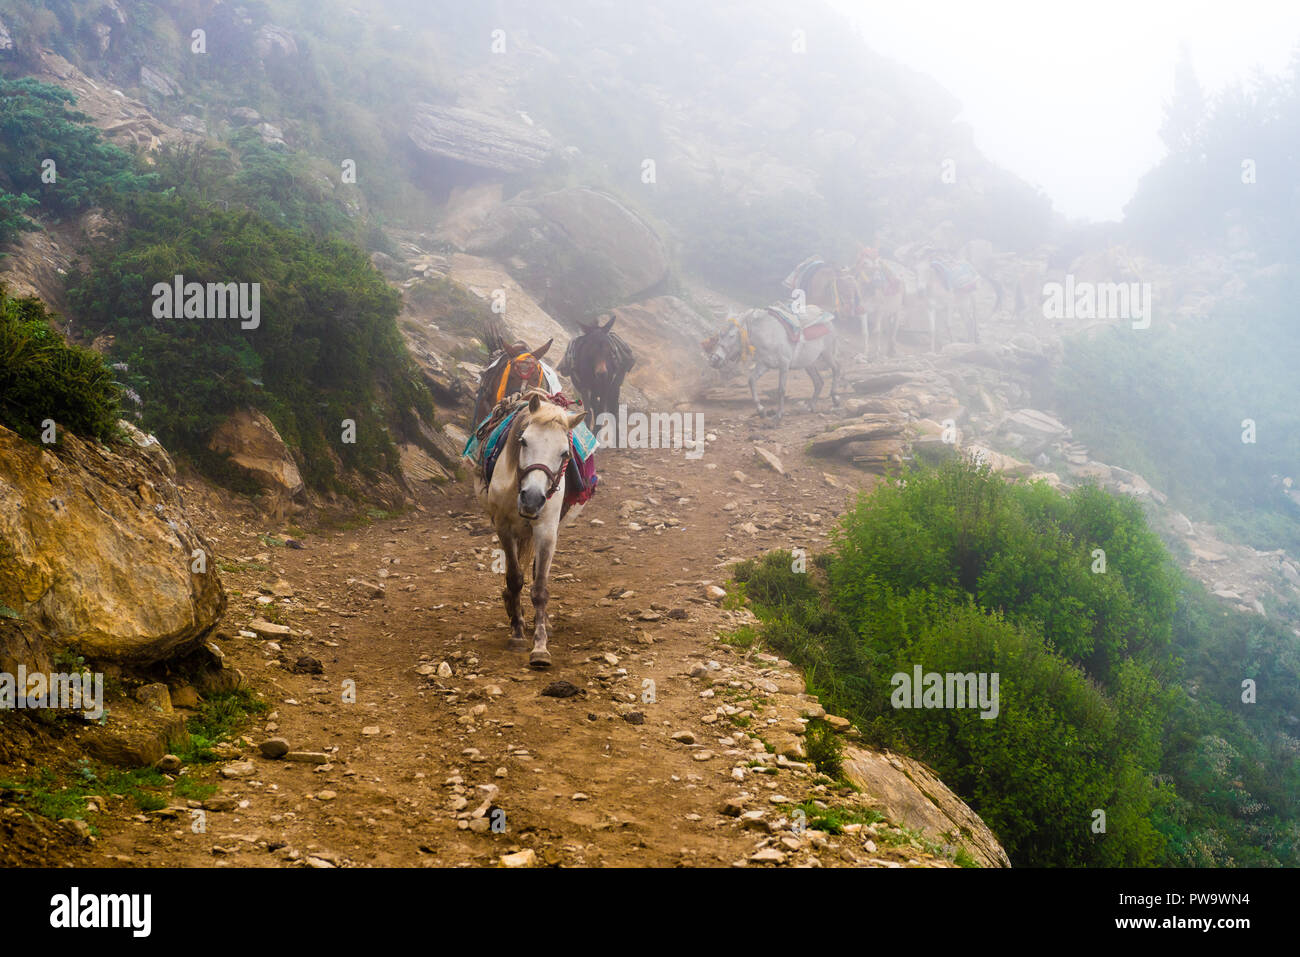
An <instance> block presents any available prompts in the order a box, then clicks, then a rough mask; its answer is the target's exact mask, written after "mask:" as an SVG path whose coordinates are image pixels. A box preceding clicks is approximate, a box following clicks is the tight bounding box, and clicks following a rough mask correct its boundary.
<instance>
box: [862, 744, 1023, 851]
mask: <svg viewBox="0 0 1300 957" xmlns="http://www.w3.org/2000/svg"><path fill="white" fill-rule="evenodd" d="M844 776H845V778H847V779H848V780H849V781H852V782H853V783H854V784H855V785H857V786H858V787H860V788H861V789H862V790H863V791H864V792H865V793H867V794H869V795H871V796H872V797H873V798H875V799H877V800H879V801H880V809H881V811H883V812H884V814H885V816H886V817H888V818H889V819H890V820H891V821H893V822H895V823H896V824H902V825H904V826H906V827H910V828H913V829H915V830H919V831H924V832H925V833H926V834H927V835H929V836H930V837H931V838H932V839H937V840H944V841H948V842H951V843H954V844H960V845H962V846H964V847H965V848H966V849H967V850H968V851H969V852H970V854H971V856H972V857H974V858H975V859H976V860H977V861H979V862H980V864H981V865H983V866H984V867H1010V866H1011V861H1010V859H1008V857H1007V852H1006V851H1005V850H1003V849H1002V845H1001V844H1000V843H999V842H998V839H997V836H996V835H995V834H994V833H993V832H992V831H990V830H989V828H988V825H987V824H985V823H984V821H983V820H982V819H981V818H980V816H979V815H978V814H976V813H975V812H974V811H972V810H971V809H970V807H969V806H968V805H967V804H966V803H965V802H964V801H962V799H961V798H959V797H957V795H955V794H953V793H952V791H950V790H949V789H948V786H947V785H946V784H944V783H943V782H942V781H940V780H939V779H938V778H937V777H935V775H934V772H932V771H931V770H930V769H929V768H927V767H926V766H925V765H923V764H921V763H920V762H919V761H913V760H912V759H911V758H906V757H903V756H902V755H900V754H886V753H881V752H877V751H865V750H862V749H859V748H845V749H844Z"/></svg>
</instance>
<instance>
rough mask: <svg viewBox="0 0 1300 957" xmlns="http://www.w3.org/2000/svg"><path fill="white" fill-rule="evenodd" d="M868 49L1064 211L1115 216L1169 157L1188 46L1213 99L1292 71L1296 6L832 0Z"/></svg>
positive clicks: (1299, 8)
mask: <svg viewBox="0 0 1300 957" xmlns="http://www.w3.org/2000/svg"><path fill="white" fill-rule="evenodd" d="M836 5H837V6H838V7H839V8H840V9H841V10H843V11H844V12H845V13H847V14H849V15H850V16H851V17H853V19H854V20H856V21H857V23H858V24H859V25H860V27H861V30H862V35H863V37H864V39H865V41H866V43H867V44H868V45H869V46H871V47H872V48H874V49H875V50H877V51H879V52H881V53H884V54H886V55H888V56H891V57H894V58H896V59H898V60H899V61H901V62H902V63H905V64H906V65H908V66H910V67H913V68H914V69H916V70H919V71H920V72H922V73H926V74H929V75H930V76H932V77H934V78H935V79H936V80H938V81H939V82H940V83H941V84H943V85H944V86H945V87H947V88H948V89H949V90H950V91H951V92H952V93H954V94H955V95H956V96H957V97H958V98H959V99H960V100H961V102H962V104H963V106H964V107H965V111H964V113H963V114H962V120H963V121H965V122H967V123H969V124H970V125H971V126H972V127H973V129H974V135H975V142H976V144H977V145H978V146H979V147H980V149H981V150H982V151H983V152H984V153H985V154H986V155H987V156H988V157H989V158H990V159H992V160H993V161H994V162H996V163H998V164H1000V165H1002V166H1004V167H1006V168H1007V169H1010V170H1012V171H1013V172H1015V173H1017V174H1019V175H1020V176H1022V177H1023V178H1024V179H1026V180H1027V181H1028V182H1030V183H1033V184H1034V185H1036V186H1039V187H1041V188H1042V189H1043V191H1044V192H1046V193H1047V195H1048V196H1050V197H1051V199H1052V203H1053V205H1054V206H1055V207H1056V209H1057V210H1058V211H1059V212H1061V213H1063V214H1064V215H1066V216H1069V217H1072V218H1081V219H1090V220H1109V219H1119V218H1120V217H1121V215H1122V211H1123V207H1124V204H1125V203H1126V202H1128V200H1129V198H1130V197H1131V196H1132V194H1133V190H1134V188H1135V187H1136V185H1137V183H1138V180H1139V178H1140V177H1141V176H1142V174H1143V173H1144V172H1146V171H1147V170H1148V169H1150V168H1151V166H1152V165H1153V164H1155V163H1156V162H1158V161H1159V160H1160V158H1161V157H1162V156H1163V154H1164V148H1163V146H1162V144H1161V142H1160V138H1159V127H1160V119H1161V114H1162V109H1163V104H1164V102H1165V101H1166V99H1167V98H1168V97H1169V95H1170V93H1171V91H1172V89H1173V77H1174V66H1175V63H1176V62H1177V58H1178V51H1179V47H1180V45H1181V44H1183V43H1186V44H1187V47H1188V50H1189V52H1190V54H1191V57H1192V63H1193V65H1194V67H1195V69H1196V74H1197V77H1198V78H1199V80H1200V82H1201V84H1202V86H1203V88H1204V89H1205V92H1206V95H1207V97H1212V96H1213V95H1214V94H1215V93H1217V92H1219V91H1221V90H1223V89H1224V88H1225V87H1228V86H1230V85H1232V84H1234V83H1246V84H1249V83H1251V82H1253V81H1254V80H1255V79H1256V78H1257V76H1258V75H1259V74H1261V73H1262V74H1264V75H1270V76H1275V75H1278V74H1281V73H1283V72H1285V71H1287V70H1288V69H1289V64H1290V60H1291V57H1292V53H1293V51H1294V49H1295V46H1296V42H1297V40H1298V39H1300V5H1297V4H1292V3H1285V2H1277V0H1244V2H1241V3H1223V2H1210V0H1197V2H1186V0H1143V2H1141V3H1133V2H1125V0H1098V2H1095V3H1089V4H1080V5H1073V4H1061V3H1041V2H1035V0H995V2H993V3H980V4H971V3H964V2H961V0H914V2H909V3H881V2H879V0H836Z"/></svg>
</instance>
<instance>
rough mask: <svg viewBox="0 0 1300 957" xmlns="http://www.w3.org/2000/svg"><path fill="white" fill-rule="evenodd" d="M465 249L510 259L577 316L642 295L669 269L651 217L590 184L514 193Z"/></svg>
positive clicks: (551, 304) (547, 297)
mask: <svg viewBox="0 0 1300 957" xmlns="http://www.w3.org/2000/svg"><path fill="white" fill-rule="evenodd" d="M465 249H466V251H467V252H470V253H473V254H475V255H478V256H490V257H492V258H495V259H499V260H501V261H503V262H506V263H507V264H509V265H510V266H511V273H512V275H514V276H515V278H517V279H518V280H519V281H520V282H521V283H523V285H524V286H525V287H526V288H528V289H529V290H530V291H531V292H533V294H534V295H535V296H537V297H538V298H539V299H540V300H541V301H542V305H543V306H544V307H545V308H547V309H549V310H550V311H552V312H563V313H566V314H576V315H582V314H584V313H589V312H590V311H591V310H592V309H593V308H599V307H600V306H603V305H605V304H607V303H610V302H622V301H627V300H631V299H639V298H642V297H643V296H644V295H645V294H647V293H649V292H650V291H651V290H652V289H653V288H654V287H655V286H657V285H658V284H659V283H660V282H662V281H663V279H664V278H665V277H666V276H667V275H668V267H669V261H668V253H667V251H666V250H665V248H664V244H663V241H662V240H661V239H660V238H659V235H658V234H657V233H656V232H655V231H654V229H653V228H652V227H651V226H650V225H649V224H648V223H646V222H645V220H643V219H642V218H641V217H640V216H638V215H636V214H635V213H634V212H632V211H631V210H630V209H628V208H627V207H626V206H624V205H623V204H622V203H620V202H619V201H618V200H617V199H615V198H614V197H612V196H610V195H609V194H607V193H602V192H600V191H598V190H594V189H588V188H586V187H572V188H569V189H560V190H555V191H553V192H549V193H543V194H541V195H528V194H521V195H520V196H517V197H515V198H514V199H512V200H510V201H509V202H507V203H505V204H503V205H501V206H498V207H497V208H495V209H494V210H492V211H491V212H490V213H489V214H488V215H487V216H486V218H485V219H484V220H483V222H482V224H481V225H480V226H479V228H478V229H477V230H475V231H474V233H473V234H472V235H471V236H470V237H469V240H468V241H467V243H466V245H465Z"/></svg>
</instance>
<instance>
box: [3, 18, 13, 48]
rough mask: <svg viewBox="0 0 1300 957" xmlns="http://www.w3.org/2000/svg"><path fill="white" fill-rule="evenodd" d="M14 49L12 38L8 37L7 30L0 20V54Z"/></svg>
mask: <svg viewBox="0 0 1300 957" xmlns="http://www.w3.org/2000/svg"><path fill="white" fill-rule="evenodd" d="M13 48H14V38H13V37H11V36H10V35H9V30H8V29H7V28H6V27H5V24H4V21H3V20H0V53H4V52H7V51H9V50H12V49H13Z"/></svg>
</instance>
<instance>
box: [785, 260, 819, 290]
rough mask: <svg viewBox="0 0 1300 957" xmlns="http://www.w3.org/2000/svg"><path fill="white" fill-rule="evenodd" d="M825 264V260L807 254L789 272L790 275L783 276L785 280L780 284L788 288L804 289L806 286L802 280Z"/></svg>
mask: <svg viewBox="0 0 1300 957" xmlns="http://www.w3.org/2000/svg"><path fill="white" fill-rule="evenodd" d="M825 265H826V262H825V261H824V260H821V259H818V258H817V257H816V256H809V257H808V258H807V259H805V260H804V261H803V262H801V263H800V264H799V265H797V266H795V267H794V269H793V270H792V271H791V272H790V275H788V276H786V277H785V282H784V283H783V284H782V285H784V286H785V288H786V289H790V290H794V289H806V288H807V287H806V286H805V285H804V282H805V281H806V280H807V279H808V277H810V276H811V275H812V274H813V273H815V272H816V271H817V270H818V269H821V268H822V267H823V266H825Z"/></svg>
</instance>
